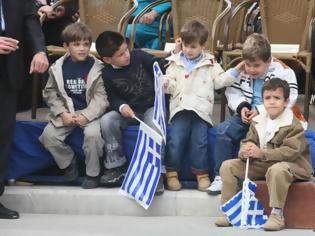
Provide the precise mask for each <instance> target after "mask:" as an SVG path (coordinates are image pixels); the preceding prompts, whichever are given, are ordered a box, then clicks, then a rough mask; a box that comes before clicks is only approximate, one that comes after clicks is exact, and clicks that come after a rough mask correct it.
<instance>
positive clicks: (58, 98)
mask: <svg viewBox="0 0 315 236" xmlns="http://www.w3.org/2000/svg"><path fill="white" fill-rule="evenodd" d="M62 38H63V41H64V47H65V49H66V50H67V53H66V55H64V56H63V57H61V58H60V59H58V60H57V61H56V62H55V63H54V64H53V65H52V66H51V67H50V69H49V79H48V82H47V85H46V87H45V89H44V92H43V96H44V99H45V100H46V101H47V105H48V106H49V108H50V119H49V123H48V125H47V126H46V127H45V129H44V131H43V134H42V135H41V136H40V137H39V141H40V142H41V143H42V144H43V145H44V147H45V148H46V149H47V150H48V151H49V152H50V153H51V155H52V156H53V157H54V159H55V161H56V163H57V165H58V166H59V168H61V169H63V171H64V175H65V179H66V180H67V181H69V182H72V181H75V180H76V179H77V177H78V166H77V161H76V157H75V154H74V152H73V150H72V149H71V148H70V146H69V145H67V144H66V143H65V142H64V141H65V139H66V137H67V136H68V135H70V134H71V133H72V131H73V130H74V129H75V128H76V127H80V128H82V129H83V133H84V141H83V147H82V148H83V151H84V155H85V163H86V178H85V180H84V181H83V184H82V188H84V189H90V188H96V187H97V186H98V184H99V174H100V158H101V157H102V155H103V146H104V141H103V139H102V137H101V128H100V122H99V117H100V116H101V115H103V113H104V112H105V109H106V107H108V105H109V103H108V100H107V95H106V92H105V89H104V86H103V80H102V76H101V70H102V68H103V65H102V63H101V62H100V61H99V60H98V59H96V58H95V57H93V56H90V55H89V51H90V47H91V42H92V36H91V32H90V30H89V29H88V28H87V26H85V25H84V24H82V23H74V24H71V25H69V26H67V27H66V28H65V30H64V31H63V33H62Z"/></svg>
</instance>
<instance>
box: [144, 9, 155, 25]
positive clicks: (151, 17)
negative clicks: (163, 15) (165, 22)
mask: <svg viewBox="0 0 315 236" xmlns="http://www.w3.org/2000/svg"><path fill="white" fill-rule="evenodd" d="M158 15H159V13H157V12H156V11H154V10H152V11H150V12H149V13H146V14H144V15H143V16H142V17H141V18H140V21H139V22H140V23H142V24H147V25H150V24H152V22H153V21H154V20H155V18H156V17H157V16H158Z"/></svg>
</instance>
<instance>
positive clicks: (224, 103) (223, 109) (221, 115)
mask: <svg viewBox="0 0 315 236" xmlns="http://www.w3.org/2000/svg"><path fill="white" fill-rule="evenodd" d="M225 105H226V97H225V89H224V88H223V89H221V110H220V122H223V121H224V120H225Z"/></svg>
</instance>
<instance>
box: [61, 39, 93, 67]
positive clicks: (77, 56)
mask: <svg viewBox="0 0 315 236" xmlns="http://www.w3.org/2000/svg"><path fill="white" fill-rule="evenodd" d="M63 46H64V48H65V49H66V50H67V51H68V52H69V54H70V57H71V59H72V60H73V61H74V62H79V61H85V59H86V58H87V56H88V55H89V52H90V47H91V43H90V42H89V41H88V40H81V41H75V42H70V43H69V44H66V43H64V44H63Z"/></svg>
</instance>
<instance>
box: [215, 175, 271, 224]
mask: <svg viewBox="0 0 315 236" xmlns="http://www.w3.org/2000/svg"><path fill="white" fill-rule="evenodd" d="M244 188H246V189H244ZM244 190H245V191H244ZM255 192H256V184H255V183H254V182H252V181H250V180H249V179H245V180H244V183H243V190H242V191H239V192H238V193H237V194H236V195H234V196H233V197H232V198H231V199H230V200H229V201H227V202H226V203H225V204H223V205H222V206H221V210H222V212H223V213H224V214H225V215H226V217H227V218H228V220H229V221H230V223H231V224H232V225H233V226H234V227H238V228H243V227H244V228H252V229H258V228H261V227H263V225H264V224H265V223H266V221H267V219H268V217H267V215H266V214H265V210H264V208H263V206H262V204H261V203H260V202H259V201H258V199H257V198H255Z"/></svg>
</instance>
